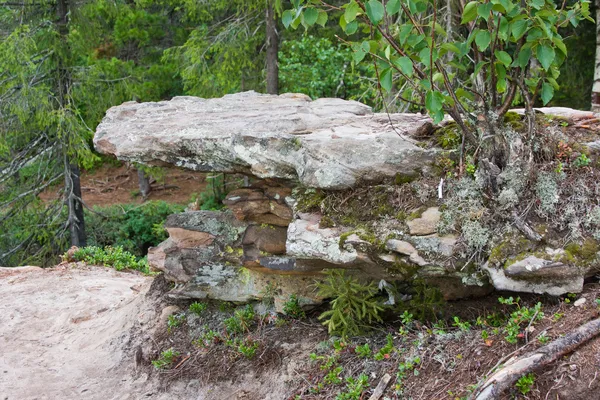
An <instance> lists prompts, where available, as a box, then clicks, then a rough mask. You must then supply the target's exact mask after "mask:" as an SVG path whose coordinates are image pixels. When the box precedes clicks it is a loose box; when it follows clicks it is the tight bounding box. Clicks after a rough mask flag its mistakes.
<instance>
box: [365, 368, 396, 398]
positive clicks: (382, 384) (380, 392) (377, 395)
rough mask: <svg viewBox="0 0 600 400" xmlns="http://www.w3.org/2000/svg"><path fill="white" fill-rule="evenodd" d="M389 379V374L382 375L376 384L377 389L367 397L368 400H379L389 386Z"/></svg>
mask: <svg viewBox="0 0 600 400" xmlns="http://www.w3.org/2000/svg"><path fill="white" fill-rule="evenodd" d="M391 379H392V377H391V376H390V374H385V375H383V377H382V378H381V380H380V381H379V383H378V384H377V387H376V388H375V390H374V391H373V394H372V395H371V397H369V400H379V399H380V398H381V396H383V392H385V389H386V388H387V387H388V385H389V384H390V380H391Z"/></svg>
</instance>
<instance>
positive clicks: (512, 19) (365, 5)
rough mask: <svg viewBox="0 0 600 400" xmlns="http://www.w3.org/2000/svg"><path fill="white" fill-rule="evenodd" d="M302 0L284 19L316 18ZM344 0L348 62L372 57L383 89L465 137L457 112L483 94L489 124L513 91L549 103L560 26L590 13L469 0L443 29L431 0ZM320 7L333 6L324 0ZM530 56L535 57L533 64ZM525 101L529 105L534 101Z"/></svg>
mask: <svg viewBox="0 0 600 400" xmlns="http://www.w3.org/2000/svg"><path fill="white" fill-rule="evenodd" d="M306 3H310V4H313V3H312V2H310V1H309V2H307V1H305V0H298V1H295V2H292V6H293V9H292V10H288V11H286V12H287V13H288V14H287V15H288V16H290V17H291V16H295V17H294V18H293V19H292V18H290V17H288V21H287V24H286V25H289V26H291V27H292V28H295V27H297V26H298V25H299V24H300V23H302V24H303V25H305V26H311V25H313V24H314V23H315V22H316V21H313V19H312V18H309V19H307V18H305V14H306V12H307V10H308V9H309V8H310V7H309V8H306ZM344 3H345V4H344V5H343V6H342V8H343V9H344V15H343V16H342V17H341V18H340V20H339V21H340V27H341V28H342V29H343V30H344V32H345V34H346V37H347V40H348V41H350V45H351V49H352V51H353V57H352V60H353V63H354V65H360V64H361V63H363V62H365V63H373V64H374V65H375V66H376V76H377V78H378V81H379V84H380V87H381V88H382V90H383V91H385V92H387V93H390V94H393V93H398V94H399V96H400V98H401V99H402V100H403V101H405V102H407V103H410V104H413V105H415V106H417V107H422V108H425V109H427V111H428V113H429V115H430V116H431V117H432V118H433V120H434V122H440V121H441V120H442V119H443V116H444V113H448V114H450V115H451V116H452V117H453V119H454V120H455V121H456V122H457V123H458V124H459V126H460V127H461V130H462V134H463V137H466V138H467V139H469V135H471V134H473V129H472V128H469V127H468V126H467V124H466V123H465V120H464V119H463V117H461V115H465V114H466V112H468V111H473V110H475V109H477V108H479V106H480V104H481V101H483V103H484V106H483V110H485V112H483V114H482V116H483V118H484V119H485V121H486V123H487V125H488V129H490V130H491V131H493V130H494V129H493V128H494V126H495V125H496V123H497V116H498V115H499V116H500V117H501V116H502V115H503V114H504V113H506V111H507V110H508V109H509V108H510V106H511V104H512V103H513V101H515V99H518V98H519V97H520V99H521V100H522V99H528V100H530V99H531V98H535V97H536V96H538V95H541V98H542V100H543V102H544V104H546V103H548V102H549V101H550V100H551V98H552V96H553V95H554V92H555V90H556V89H558V83H557V80H556V79H557V78H558V76H559V75H560V69H559V68H560V66H561V64H562V63H563V61H564V59H565V58H566V56H567V49H566V46H565V44H564V41H563V37H562V36H561V35H560V33H559V30H560V29H562V28H564V27H565V26H567V25H569V24H571V25H572V26H577V25H578V24H579V22H580V21H581V20H582V19H587V20H589V21H592V18H591V16H590V10H589V7H590V3H589V2H588V1H586V0H583V1H577V2H574V3H573V4H571V5H569V6H566V7H561V8H557V7H556V5H555V4H554V3H552V2H543V1H538V0H528V1H525V2H520V1H516V0H507V1H494V2H493V3H490V2H488V1H487V0H473V1H470V2H468V3H467V4H465V5H464V10H463V14H462V19H461V26H460V28H459V29H453V30H452V32H451V33H449V32H446V31H445V29H444V27H442V25H441V24H440V23H439V22H438V21H437V20H436V18H435V16H436V15H437V12H438V11H440V10H438V9H437V7H438V4H437V3H436V2H432V1H421V0H418V1H414V2H409V3H407V4H403V3H401V2H399V1H390V2H387V3H386V5H385V6H384V4H383V3H382V2H381V1H379V0H368V1H363V0H349V1H345V2H344ZM321 11H326V12H332V11H330V9H328V8H326V7H323V9H322V10H321ZM432 15H433V16H434V17H433V18H432ZM532 59H535V60H537V62H538V63H539V64H537V66H536V64H531V63H530V62H531V60H532ZM472 60H477V64H476V65H472V63H473V61H472ZM529 69H531V71H530V72H531V73H530V74H529V75H527V76H525V72H528V71H529ZM517 95H518V96H517ZM475 100H476V101H475ZM478 103H479V104H478ZM525 103H526V107H527V108H528V109H529V110H531V104H532V101H526V102H525ZM483 110H480V111H483ZM488 110H489V111H491V112H488ZM494 115H495V116H494ZM473 122H475V121H473Z"/></svg>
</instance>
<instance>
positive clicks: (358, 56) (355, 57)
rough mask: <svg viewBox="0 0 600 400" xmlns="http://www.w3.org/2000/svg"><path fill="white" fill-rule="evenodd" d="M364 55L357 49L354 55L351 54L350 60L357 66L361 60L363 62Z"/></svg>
mask: <svg viewBox="0 0 600 400" xmlns="http://www.w3.org/2000/svg"><path fill="white" fill-rule="evenodd" d="M366 55H367V53H365V52H364V51H363V50H362V49H359V50H356V51H355V52H354V53H352V59H353V60H354V63H355V64H358V63H360V62H361V61H362V60H364V58H365V56H366Z"/></svg>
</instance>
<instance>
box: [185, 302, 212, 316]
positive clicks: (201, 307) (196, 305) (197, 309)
mask: <svg viewBox="0 0 600 400" xmlns="http://www.w3.org/2000/svg"><path fill="white" fill-rule="evenodd" d="M207 307H208V304H206V303H202V302H198V301H195V302H193V303H192V304H190V307H189V310H190V312H191V313H194V314H196V315H198V316H200V315H202V313H203V312H204V311H205V310H206V308H207Z"/></svg>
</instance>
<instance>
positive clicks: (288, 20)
mask: <svg viewBox="0 0 600 400" xmlns="http://www.w3.org/2000/svg"><path fill="white" fill-rule="evenodd" d="M295 18H296V12H295V11H294V10H285V11H284V12H283V14H282V15H281V22H282V23H283V26H285V28H286V29H287V28H289V27H290V25H291V24H292V21H294V19H295Z"/></svg>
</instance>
